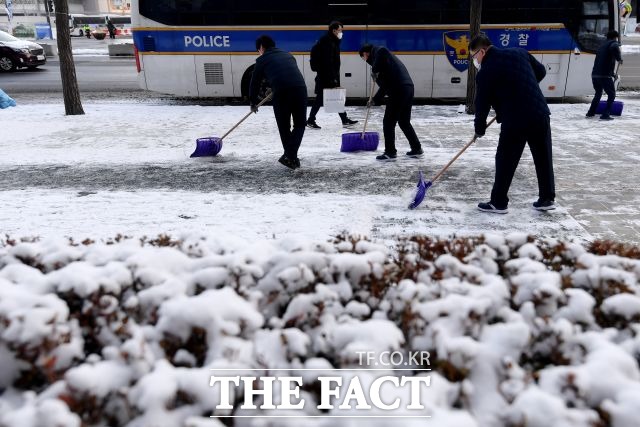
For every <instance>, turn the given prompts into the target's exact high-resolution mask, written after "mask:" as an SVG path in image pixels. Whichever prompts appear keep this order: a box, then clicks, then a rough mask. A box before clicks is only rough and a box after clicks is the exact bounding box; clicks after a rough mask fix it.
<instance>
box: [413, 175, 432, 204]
mask: <svg viewBox="0 0 640 427" xmlns="http://www.w3.org/2000/svg"><path fill="white" fill-rule="evenodd" d="M432 185H433V183H432V182H431V181H428V182H426V181H425V180H424V176H423V175H422V172H420V176H419V177H418V185H416V187H417V190H416V196H415V197H414V198H413V202H411V204H410V205H409V209H415V208H417V207H418V206H420V203H422V201H423V200H424V198H425V196H426V195H427V190H428V189H429V188H430V187H431V186H432Z"/></svg>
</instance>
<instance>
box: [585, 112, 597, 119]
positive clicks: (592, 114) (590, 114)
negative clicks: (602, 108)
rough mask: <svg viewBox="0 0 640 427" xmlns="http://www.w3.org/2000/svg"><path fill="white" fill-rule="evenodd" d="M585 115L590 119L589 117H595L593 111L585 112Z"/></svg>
mask: <svg viewBox="0 0 640 427" xmlns="http://www.w3.org/2000/svg"><path fill="white" fill-rule="evenodd" d="M585 117H586V118H587V119H590V118H591V117H595V113H587V114H586V115H585Z"/></svg>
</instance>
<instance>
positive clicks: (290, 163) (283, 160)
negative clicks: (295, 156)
mask: <svg viewBox="0 0 640 427" xmlns="http://www.w3.org/2000/svg"><path fill="white" fill-rule="evenodd" d="M278 161H279V162H280V163H281V164H283V165H285V166H286V167H288V168H289V169H291V170H293V169H295V168H296V161H295V160H291V159H290V158H288V157H287V156H285V155H284V154H283V155H282V157H280V158H279V159H278Z"/></svg>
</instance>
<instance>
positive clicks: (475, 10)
mask: <svg viewBox="0 0 640 427" xmlns="http://www.w3.org/2000/svg"><path fill="white" fill-rule="evenodd" d="M470 13H471V15H470V17H469V32H470V34H469V36H470V38H469V41H471V40H473V38H474V37H475V36H477V35H478V34H480V23H481V22H482V0H471V12H470ZM475 99H476V67H474V66H473V62H472V60H471V51H469V69H468V71H467V108H466V110H467V114H475V112H476V107H475Z"/></svg>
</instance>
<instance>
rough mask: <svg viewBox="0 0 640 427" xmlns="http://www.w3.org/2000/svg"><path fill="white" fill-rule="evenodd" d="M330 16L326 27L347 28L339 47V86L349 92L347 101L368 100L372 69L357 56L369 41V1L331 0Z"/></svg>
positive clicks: (329, 4)
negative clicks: (331, 24) (334, 23)
mask: <svg viewBox="0 0 640 427" xmlns="http://www.w3.org/2000/svg"><path fill="white" fill-rule="evenodd" d="M327 15H328V21H327V25H328V24H329V22H330V21H340V22H342V23H343V24H344V25H345V29H344V31H345V33H344V38H343V39H342V43H341V45H340V50H341V52H342V54H341V55H340V84H341V85H342V87H344V88H346V89H347V96H348V97H353V98H365V97H368V96H369V92H370V90H371V76H370V75H371V67H369V66H368V65H367V63H366V62H364V61H363V60H362V59H361V58H360V55H359V54H358V51H359V50H360V47H361V46H362V45H363V44H365V43H366V42H367V40H368V37H367V23H368V22H367V19H368V15H369V5H368V3H367V1H354V0H328V3H327ZM325 28H326V27H325Z"/></svg>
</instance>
